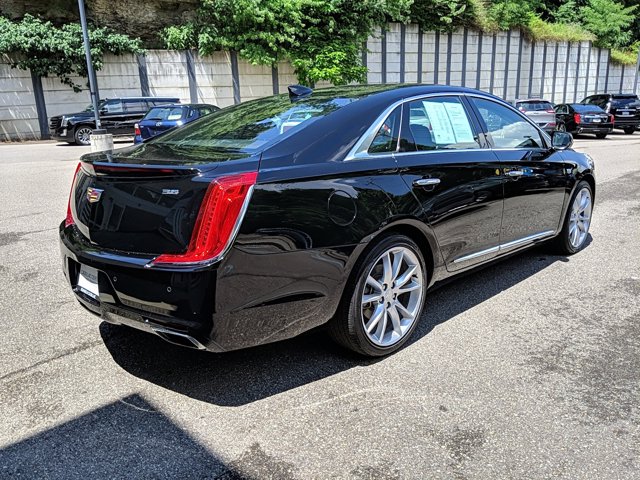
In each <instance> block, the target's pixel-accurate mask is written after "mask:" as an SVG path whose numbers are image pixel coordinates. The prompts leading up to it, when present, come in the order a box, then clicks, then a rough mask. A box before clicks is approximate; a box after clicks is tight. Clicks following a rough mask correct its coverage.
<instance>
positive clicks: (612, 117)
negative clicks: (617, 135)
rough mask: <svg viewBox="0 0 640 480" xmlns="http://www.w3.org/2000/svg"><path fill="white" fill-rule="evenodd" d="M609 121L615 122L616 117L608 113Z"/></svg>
mask: <svg viewBox="0 0 640 480" xmlns="http://www.w3.org/2000/svg"><path fill="white" fill-rule="evenodd" d="M609 121H610V122H611V123H615V121H616V117H614V116H613V115H609Z"/></svg>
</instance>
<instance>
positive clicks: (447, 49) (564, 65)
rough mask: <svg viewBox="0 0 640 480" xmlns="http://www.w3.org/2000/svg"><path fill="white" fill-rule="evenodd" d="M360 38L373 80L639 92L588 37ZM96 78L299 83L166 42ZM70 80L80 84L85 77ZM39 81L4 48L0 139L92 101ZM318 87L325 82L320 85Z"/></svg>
mask: <svg viewBox="0 0 640 480" xmlns="http://www.w3.org/2000/svg"><path fill="white" fill-rule="evenodd" d="M363 47H366V49H365V48H363V54H362V62H363V64H364V65H365V66H366V67H367V68H368V74H367V82H368V83H374V84H375V83H385V82H386V83H399V82H405V83H439V84H450V85H464V86H468V87H473V88H479V89H480V90H485V91H488V92H491V93H493V94H495V95H498V96H500V97H503V98H505V99H506V100H514V99H515V98H523V97H531V96H533V97H544V98H546V99H549V100H551V101H553V102H554V103H561V102H575V101H580V100H581V99H582V98H584V97H585V96H587V95H590V94H593V93H596V92H604V91H608V92H621V91H622V92H632V91H634V90H636V91H640V90H639V87H640V86H639V85H638V66H637V65H636V66H635V67H634V66H625V67H622V66H620V65H615V64H612V63H610V62H609V51H608V50H603V49H598V48H595V47H593V45H591V43H590V42H580V43H566V42H537V43H532V42H531V41H529V40H528V39H527V38H525V37H524V36H523V35H522V33H521V32H519V31H510V32H499V33H497V34H495V35H490V34H483V33H481V32H477V31H473V30H468V29H460V30H457V31H455V32H451V33H434V32H421V31H419V29H418V27H417V25H401V24H399V23H391V24H389V25H387V26H386V28H385V29H384V30H381V29H378V30H376V31H375V32H374V34H373V35H372V36H371V37H370V38H369V39H368V40H367V42H366V45H364V46H363ZM97 77H98V85H99V89H100V96H101V98H107V97H120V96H137V95H154V96H176V97H179V98H180V101H182V102H190V101H194V102H203V103H212V104H215V105H218V106H220V107H226V106H229V105H233V104H234V103H237V102H241V101H246V100H252V99H255V98H260V97H264V96H267V95H272V94H273V93H274V92H280V93H285V92H286V88H287V86H288V85H291V84H294V83H297V78H296V76H295V73H294V71H293V69H292V67H291V65H289V64H288V63H281V64H279V65H278V66H277V68H272V67H267V66H260V65H258V66H256V65H251V64H250V63H248V62H246V61H245V60H243V59H242V58H239V57H238V56H237V55H236V54H235V53H233V52H216V53H214V54H213V55H210V56H207V57H200V56H199V55H198V54H197V53H195V52H186V51H171V50H149V51H148V52H147V53H146V55H145V56H144V57H136V56H133V55H125V56H121V57H115V56H113V55H108V56H106V57H105V59H104V68H103V69H102V70H100V71H99V72H97ZM74 80H75V81H76V82H77V83H79V84H82V85H85V84H86V80H85V79H82V78H77V79H74ZM37 83H38V82H37V79H32V78H31V74H30V73H29V72H24V71H20V70H16V69H11V68H10V67H9V65H8V60H7V59H6V58H1V57H0V140H27V139H36V138H41V136H43V134H45V135H46V133H47V132H46V127H45V126H46V124H47V122H46V119H45V121H44V123H43V122H42V119H40V122H39V117H38V111H40V115H41V116H53V115H58V114H61V113H68V112H74V111H77V110H81V109H83V108H85V107H86V105H88V104H89V103H90V99H89V94H88V91H86V90H85V91H83V92H81V93H74V92H73V91H72V90H71V89H70V88H69V87H68V86H66V85H63V84H61V83H60V81H59V80H58V79H57V78H44V79H42V82H41V83H42V93H43V95H42V98H43V99H44V102H42V103H41V102H39V101H38V98H39V96H38V95H37V92H38V86H37ZM323 86H328V84H327V83H326V82H322V83H320V84H318V85H316V87H318V88H320V87H323ZM45 112H46V113H45ZM41 130H44V131H41Z"/></svg>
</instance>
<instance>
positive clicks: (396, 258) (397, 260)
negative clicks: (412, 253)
mask: <svg viewBox="0 0 640 480" xmlns="http://www.w3.org/2000/svg"><path fill="white" fill-rule="evenodd" d="M403 259H404V252H403V251H402V250H400V251H399V252H397V253H394V254H393V267H392V271H391V281H392V282H394V283H396V279H397V278H398V275H399V274H400V268H401V267H402V260H403Z"/></svg>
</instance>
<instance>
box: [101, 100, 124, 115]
mask: <svg viewBox="0 0 640 480" xmlns="http://www.w3.org/2000/svg"><path fill="white" fill-rule="evenodd" d="M100 112H104V113H122V112H124V110H123V109H122V102H121V101H120V100H107V101H106V102H104V105H102V106H101V107H100Z"/></svg>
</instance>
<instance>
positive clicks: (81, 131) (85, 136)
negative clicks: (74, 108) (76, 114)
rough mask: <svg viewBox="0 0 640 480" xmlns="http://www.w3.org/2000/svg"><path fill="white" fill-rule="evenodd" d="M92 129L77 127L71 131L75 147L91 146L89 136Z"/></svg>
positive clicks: (87, 126)
mask: <svg viewBox="0 0 640 480" xmlns="http://www.w3.org/2000/svg"><path fill="white" fill-rule="evenodd" d="M91 132H93V129H92V128H91V127H90V126H89V125H78V126H77V127H76V128H75V130H74V131H73V138H74V140H75V141H76V145H84V146H87V145H91V139H90V135H91Z"/></svg>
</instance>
